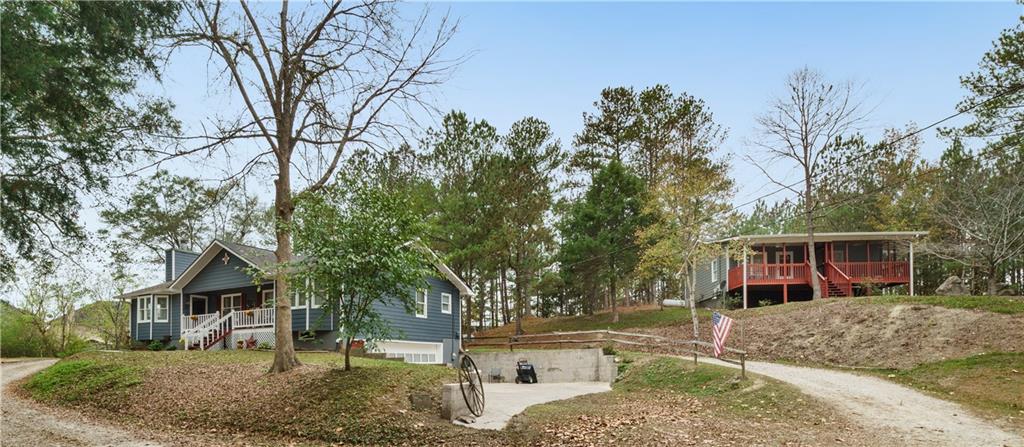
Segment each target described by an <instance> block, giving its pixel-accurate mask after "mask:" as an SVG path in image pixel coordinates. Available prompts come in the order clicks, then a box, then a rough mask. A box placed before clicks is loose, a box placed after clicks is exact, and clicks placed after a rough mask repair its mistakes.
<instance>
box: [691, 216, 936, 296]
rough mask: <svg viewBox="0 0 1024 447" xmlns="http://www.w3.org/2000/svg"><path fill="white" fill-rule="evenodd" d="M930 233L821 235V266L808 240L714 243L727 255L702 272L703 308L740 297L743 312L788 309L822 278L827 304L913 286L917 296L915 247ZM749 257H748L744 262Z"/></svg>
mask: <svg viewBox="0 0 1024 447" xmlns="http://www.w3.org/2000/svg"><path fill="white" fill-rule="evenodd" d="M927 234H928V233H927V232H924V231H892V232H855V233H817V234H815V235H814V248H813V249H814V253H815V256H816V264H817V265H815V266H811V264H810V250H811V249H810V248H809V247H808V244H807V235H806V234H774V235H749V236H735V237H731V238H726V239H721V240H717V241H714V242H713V243H714V244H717V245H719V246H720V247H721V249H722V252H721V255H719V256H717V257H716V258H714V259H713V260H711V261H709V262H708V263H707V264H706V265H704V266H702V267H700V268H698V269H697V272H695V273H696V277H697V280H696V283H695V290H694V291H695V292H696V294H697V299H698V302H700V301H702V300H711V299H716V298H722V297H724V296H726V295H734V296H739V297H741V298H742V301H743V308H747V307H751V306H754V305H758V303H761V302H763V301H764V300H768V301H771V302H772V303H787V302H789V301H791V300H794V301H797V300H809V299H810V298H811V295H812V292H811V275H817V276H818V280H819V281H820V284H821V295H822V297H824V298H832V297H845V296H860V295H865V294H867V292H868V291H869V290H881V289H884V288H888V287H893V286H898V285H904V284H906V285H908V286H909V287H908V288H909V293H910V294H911V295H913V294H914V241H915V240H917V239H919V238H921V237H923V236H925V235H927ZM744 252H746V256H744Z"/></svg>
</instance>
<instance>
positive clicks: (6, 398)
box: [0, 359, 159, 447]
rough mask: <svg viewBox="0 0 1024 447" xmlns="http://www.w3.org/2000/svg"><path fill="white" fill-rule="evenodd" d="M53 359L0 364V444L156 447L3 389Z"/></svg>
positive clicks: (50, 362)
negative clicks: (0, 432)
mask: <svg viewBox="0 0 1024 447" xmlns="http://www.w3.org/2000/svg"><path fill="white" fill-rule="evenodd" d="M54 362H56V360H52V359H46V360H27V361H19V362H7V363H2V364H0V377H2V380H0V382H2V384H0V386H2V387H3V390H2V391H3V395H2V398H0V409H2V413H3V418H2V425H3V430H2V434H0V444H2V445H11V446H16V445H18V446H75V447H78V446H116V447H156V446H158V445H159V444H156V443H154V442H151V441H147V440H143V439H139V436H138V435H137V434H134V433H131V432H127V431H125V430H123V429H119V428H116V427H111V426H108V425H103V424H98V423H95V422H91V421H87V420H85V419H84V418H82V417H81V416H79V415H76V414H71V413H70V412H60V413H58V412H57V411H55V410H51V409H46V408H42V407H41V406H39V405H37V404H36V403H34V402H29V401H26V400H25V399H21V398H19V397H18V396H16V395H14V393H10V392H8V390H7V386H8V385H9V384H10V383H11V382H14V381H16V380H18V379H21V378H23V377H27V376H29V375H31V374H34V373H36V372H38V371H40V370H42V369H44V368H46V367H47V366H50V365H52V364H54Z"/></svg>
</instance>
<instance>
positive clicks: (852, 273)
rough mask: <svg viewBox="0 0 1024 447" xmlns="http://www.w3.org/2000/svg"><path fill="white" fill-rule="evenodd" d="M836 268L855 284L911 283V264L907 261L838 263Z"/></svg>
mask: <svg viewBox="0 0 1024 447" xmlns="http://www.w3.org/2000/svg"><path fill="white" fill-rule="evenodd" d="M835 266H836V267H838V268H839V270H842V271H843V273H846V275H847V276H849V277H850V279H851V280H852V281H853V282H855V283H856V282H863V281H866V280H871V281H874V282H907V281H910V263H909V262H905V261H869V262H836V263H835Z"/></svg>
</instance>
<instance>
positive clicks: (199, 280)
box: [183, 250, 252, 295]
mask: <svg viewBox="0 0 1024 447" xmlns="http://www.w3.org/2000/svg"><path fill="white" fill-rule="evenodd" d="M225 254H227V255H228V256H229V257H230V260H229V261H228V263H227V264H226V265H225V264H224V262H223V261H222V259H223V257H224V255H225ZM248 268H250V266H249V264H248V263H246V262H245V261H242V260H241V259H238V258H237V257H235V256H234V255H231V254H230V253H228V252H227V251H226V250H221V251H220V252H219V253H217V256H214V258H213V260H211V261H210V263H209V264H207V265H206V266H205V267H203V270H202V271H200V272H199V274H198V275H196V277H195V278H192V281H190V282H189V283H188V284H187V285H185V286H184V287H183V289H184V290H183V292H184V293H185V295H188V294H190V293H195V294H200V295H201V294H202V293H200V292H202V291H204V290H224V289H233V288H242V287H248V286H251V285H252V277H250V276H249V275H248V274H247V273H246V269H248Z"/></svg>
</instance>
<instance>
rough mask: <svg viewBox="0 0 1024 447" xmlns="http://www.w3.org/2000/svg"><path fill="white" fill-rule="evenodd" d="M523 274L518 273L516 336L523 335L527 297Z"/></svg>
mask: <svg viewBox="0 0 1024 447" xmlns="http://www.w3.org/2000/svg"><path fill="white" fill-rule="evenodd" d="M524 276H526V275H524V274H522V272H519V271H516V302H515V306H516V309H515V311H516V335H523V299H524V297H525V295H526V294H525V293H523V292H524V290H523V289H524V288H525V287H524V286H523V282H524V279H523V277H524Z"/></svg>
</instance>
